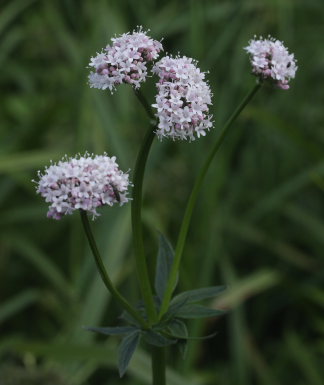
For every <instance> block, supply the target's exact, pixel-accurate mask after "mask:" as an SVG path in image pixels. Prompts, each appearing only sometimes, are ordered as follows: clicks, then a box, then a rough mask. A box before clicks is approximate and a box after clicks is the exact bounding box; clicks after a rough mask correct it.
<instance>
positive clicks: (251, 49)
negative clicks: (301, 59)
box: [244, 36, 298, 90]
mask: <svg viewBox="0 0 324 385" xmlns="http://www.w3.org/2000/svg"><path fill="white" fill-rule="evenodd" d="M244 49H245V50H246V51H247V52H248V53H249V54H250V56H251V64H252V67H253V72H254V73H255V74H256V75H257V76H259V77H260V78H261V79H272V80H273V81H274V82H275V84H276V85H277V86H278V87H279V88H282V89H284V90H287V89H288V88H289V85H288V82H289V80H290V79H293V78H294V77H295V73H296V70H297V68H298V67H297V65H296V60H295V58H294V55H293V54H289V52H288V50H287V48H286V47H285V46H284V45H283V43H282V42H281V41H279V40H276V39H274V38H272V37H271V36H269V37H268V39H264V38H262V37H260V38H259V39H254V40H250V41H249V45H248V46H247V47H245V48H244Z"/></svg>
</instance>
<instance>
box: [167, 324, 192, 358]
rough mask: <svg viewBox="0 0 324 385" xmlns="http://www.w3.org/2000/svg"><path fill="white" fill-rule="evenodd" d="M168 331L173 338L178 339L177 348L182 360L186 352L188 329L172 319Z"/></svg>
mask: <svg viewBox="0 0 324 385" xmlns="http://www.w3.org/2000/svg"><path fill="white" fill-rule="evenodd" d="M168 330H169V332H170V334H171V335H172V336H173V337H175V338H177V339H178V342H177V348H178V349H179V352H180V354H181V356H182V358H183V359H185V357H186V354H187V350H188V343H187V338H188V329H187V326H186V324H185V323H184V322H183V321H181V320H179V319H173V320H172V321H171V322H170V323H169V325H168Z"/></svg>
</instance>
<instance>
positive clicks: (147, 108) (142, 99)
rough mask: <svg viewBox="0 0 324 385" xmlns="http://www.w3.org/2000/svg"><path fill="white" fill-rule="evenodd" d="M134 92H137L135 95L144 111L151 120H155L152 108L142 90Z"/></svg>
mask: <svg viewBox="0 0 324 385" xmlns="http://www.w3.org/2000/svg"><path fill="white" fill-rule="evenodd" d="M134 92H135V95H136V96H137V98H138V100H139V101H140V103H141V104H142V106H143V107H144V110H145V111H146V113H147V115H148V116H149V118H150V119H152V120H155V116H154V113H153V111H152V109H151V106H150V105H149V104H148V102H147V100H146V98H145V96H144V95H143V94H142V92H141V91H140V90H134Z"/></svg>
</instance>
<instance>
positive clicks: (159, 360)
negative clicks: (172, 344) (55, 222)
mask: <svg viewBox="0 0 324 385" xmlns="http://www.w3.org/2000/svg"><path fill="white" fill-rule="evenodd" d="M165 356H166V351H165V348H162V347H157V346H153V347H152V374H153V385H165V384H166V382H165V369H166V365H165V361H166V360H165Z"/></svg>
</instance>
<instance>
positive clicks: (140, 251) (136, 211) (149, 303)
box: [131, 91, 157, 325]
mask: <svg viewBox="0 0 324 385" xmlns="http://www.w3.org/2000/svg"><path fill="white" fill-rule="evenodd" d="M135 94H136V96H137V97H138V99H139V101H140V102H141V103H142V105H143V107H144V108H145V110H146V112H147V114H148V115H149V117H150V118H152V119H153V118H154V114H153V113H152V111H151V108H150V106H149V105H148V103H147V102H146V100H145V98H144V97H143V95H142V94H141V93H140V92H139V91H135ZM154 130H155V128H154V126H152V125H150V127H149V129H148V130H147V132H146V134H145V137H144V140H143V142H142V145H141V148H140V150H139V153H138V156H137V160H136V165H135V170H134V179H133V183H134V188H133V200H132V210H131V212H132V229H133V245H134V254H135V259H136V266H137V273H138V278H139V284H140V288H141V292H142V296H143V299H144V303H145V307H146V311H147V316H148V321H149V324H150V325H151V324H153V323H154V322H156V321H157V312H156V309H155V304H154V299H153V292H152V287H151V282H150V278H149V273H148V267H147V263H146V257H145V251H144V242H143V229H142V190H143V178H144V171H145V165H146V161H147V157H148V154H149V151H150V148H151V145H152V143H153V140H154V137H155V133H154Z"/></svg>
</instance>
